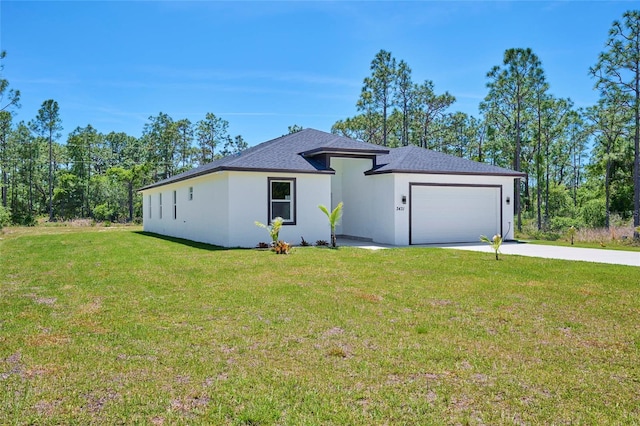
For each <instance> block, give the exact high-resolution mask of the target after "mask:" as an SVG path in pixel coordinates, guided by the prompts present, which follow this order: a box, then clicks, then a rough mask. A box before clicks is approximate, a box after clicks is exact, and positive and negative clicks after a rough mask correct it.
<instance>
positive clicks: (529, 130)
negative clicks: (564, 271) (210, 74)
mask: <svg viewBox="0 0 640 426" xmlns="http://www.w3.org/2000/svg"><path fill="white" fill-rule="evenodd" d="M4 57H5V52H1V53H0V60H2V59H4ZM585 71H586V70H585ZM588 72H589V73H590V74H591V76H592V77H593V81H594V90H597V91H598V94H599V100H598V102H597V103H596V104H595V105H592V106H590V107H587V108H576V107H575V105H574V103H573V102H572V101H571V99H568V98H561V97H557V96H555V95H554V94H553V93H552V91H551V84H550V83H549V82H548V81H547V78H546V75H545V72H544V68H543V66H542V62H541V60H540V58H538V56H537V55H536V54H535V53H534V52H533V51H532V50H531V49H527V48H511V49H507V50H506V51H505V53H504V57H503V60H502V63H501V64H498V65H496V66H494V67H493V68H491V69H490V70H488V72H487V74H486V78H487V83H486V88H487V94H486V96H485V98H484V99H483V101H482V102H481V103H480V105H479V111H480V114H479V116H478V117H474V116H472V115H468V114H466V113H463V112H459V111H455V110H454V104H455V101H456V99H455V97H454V96H453V95H452V94H450V93H448V92H446V91H445V92H443V93H437V92H436V90H435V87H434V84H433V82H432V81H430V80H425V81H424V82H421V83H415V82H413V80H412V70H411V68H410V67H409V65H408V64H407V63H406V62H405V61H404V60H400V61H397V60H396V59H395V58H394V57H393V55H392V54H391V53H390V52H387V51H385V50H381V51H380V52H378V53H377V54H376V55H375V58H374V59H373V61H372V62H371V74H370V75H369V76H367V77H366V78H365V79H364V82H363V87H362V91H361V94H360V97H359V99H357V102H356V110H357V114H356V115H355V116H353V117H349V118H345V119H344V120H339V121H338V122H336V123H335V124H334V125H333V126H332V129H331V131H332V132H334V133H336V134H341V135H344V136H348V137H351V138H355V139H359V140H363V141H366V142H370V143H374V144H379V145H383V146H389V147H396V146H406V145H417V146H421V147H424V148H428V149H432V150H437V151H440V152H445V153H448V154H452V155H457V156H460V157H463V158H468V159H471V160H475V161H481V162H486V163H490V164H493V165H497V166H502V167H509V168H512V169H514V170H517V171H522V172H525V173H526V174H527V178H526V179H523V180H522V181H521V186H520V187H519V188H516V191H515V193H514V207H515V209H516V214H517V217H518V221H517V226H518V228H519V229H521V228H522V223H523V221H525V222H527V223H531V224H532V225H533V226H534V227H535V228H536V229H538V230H551V231H553V230H560V229H564V228H566V227H568V226H570V225H575V226H594V227H596V226H605V227H608V226H609V225H610V224H611V223H612V221H625V220H629V221H631V220H632V221H633V224H634V226H635V227H637V226H640V214H639V210H640V200H639V196H640V178H639V176H638V173H639V167H640V163H639V150H640V149H639V140H640V133H639V132H640V118H639V117H640V114H639V108H640V11H628V12H626V13H624V15H623V17H622V19H621V20H619V21H614V23H613V25H612V27H611V29H610V31H609V35H608V37H607V38H606V41H605V44H604V49H603V51H602V52H600V53H599V55H598V56H597V58H594V65H593V67H591V68H590V69H589V70H588ZM19 107H20V92H19V91H18V90H15V89H13V88H10V86H9V82H8V81H7V80H5V79H3V78H0V189H1V206H2V207H0V209H2V210H3V211H0V213H2V214H0V220H1V218H2V217H9V218H10V220H11V221H12V222H13V223H16V224H33V223H34V221H35V220H36V218H38V217H41V216H43V215H48V216H49V219H50V220H55V219H71V218H86V217H89V218H94V219H96V220H112V221H132V220H136V219H140V218H141V216H142V212H141V199H140V197H139V196H138V195H137V194H136V192H135V189H136V188H139V187H141V186H144V185H145V184H147V183H150V182H154V181H156V180H159V179H163V178H167V177H170V176H172V175H174V174H177V173H180V172H182V171H185V170H189V169H191V168H193V167H195V166H199V165H202V164H206V163H208V162H211V161H213V160H214V159H216V158H220V157H222V156H225V155H229V154H233V153H236V152H240V151H242V150H243V149H245V148H246V147H247V143H246V141H245V140H244V139H243V138H242V136H240V135H238V136H235V137H232V136H231V135H229V131H228V125H229V123H228V122H227V121H226V120H224V119H222V118H220V117H217V116H215V115H214V114H212V113H208V114H206V115H205V117H204V118H203V119H202V120H200V121H197V122H196V123H192V122H191V121H189V120H188V119H180V120H174V119H173V118H171V117H170V116H169V115H167V114H165V113H162V112H160V113H159V114H158V115H156V116H151V117H149V119H148V121H147V123H146V124H145V125H144V128H143V131H142V136H141V137H139V138H136V137H133V136H130V135H127V134H125V133H118V132H110V133H107V134H104V133H100V132H99V131H98V130H96V129H95V128H94V127H92V126H91V125H90V124H88V125H87V126H86V127H77V128H75V129H74V130H73V131H72V132H71V133H70V134H69V136H68V138H67V140H66V142H65V143H61V142H60V140H59V139H60V136H61V134H60V132H61V130H62V123H61V120H60V114H59V106H58V104H57V102H56V101H55V100H52V99H49V100H46V101H44V102H43V103H42V106H41V108H40V110H39V111H38V114H37V116H36V117H34V118H33V119H32V120H29V121H28V122H24V121H20V122H17V123H15V122H14V121H13V118H14V115H15V111H16V110H17V109H18V108H19ZM300 129H301V128H300V126H297V125H294V126H290V127H289V132H295V131H298V130H300ZM637 236H638V235H637V234H636V237H637Z"/></svg>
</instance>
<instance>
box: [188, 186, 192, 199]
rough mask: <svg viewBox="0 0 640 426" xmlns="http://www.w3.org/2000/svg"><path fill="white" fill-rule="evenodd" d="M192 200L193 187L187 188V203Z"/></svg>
mask: <svg viewBox="0 0 640 426" xmlns="http://www.w3.org/2000/svg"><path fill="white" fill-rule="evenodd" d="M191 200H193V186H190V187H189V201H191Z"/></svg>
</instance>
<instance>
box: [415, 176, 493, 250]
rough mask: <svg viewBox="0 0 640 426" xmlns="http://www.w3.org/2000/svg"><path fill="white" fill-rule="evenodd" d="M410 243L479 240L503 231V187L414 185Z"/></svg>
mask: <svg viewBox="0 0 640 426" xmlns="http://www.w3.org/2000/svg"><path fill="white" fill-rule="evenodd" d="M410 208H411V231H410V232H411V243H412V244H429V243H454V242H476V241H478V240H479V238H480V235H489V236H491V235H493V234H496V233H498V232H500V188H499V187H479V186H430V185H412V187H411V206H410Z"/></svg>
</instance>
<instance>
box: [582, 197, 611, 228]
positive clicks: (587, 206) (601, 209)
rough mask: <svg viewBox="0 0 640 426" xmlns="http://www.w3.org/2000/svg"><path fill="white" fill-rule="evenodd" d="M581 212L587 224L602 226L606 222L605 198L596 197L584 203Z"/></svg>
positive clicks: (592, 226)
mask: <svg viewBox="0 0 640 426" xmlns="http://www.w3.org/2000/svg"><path fill="white" fill-rule="evenodd" d="M580 213H581V215H582V220H583V221H584V223H585V225H587V226H589V227H591V228H601V227H603V226H605V224H606V218H607V209H606V204H605V200H603V199H602V198H595V199H593V200H589V201H587V202H586V203H584V205H583V206H582V209H581V210H580Z"/></svg>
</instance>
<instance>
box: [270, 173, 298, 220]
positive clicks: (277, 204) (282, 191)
mask: <svg viewBox="0 0 640 426" xmlns="http://www.w3.org/2000/svg"><path fill="white" fill-rule="evenodd" d="M276 217H281V218H282V219H283V223H285V224H290V225H293V224H295V223H296V180H295V178H269V222H271V221H273V219H275V218H276Z"/></svg>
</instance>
